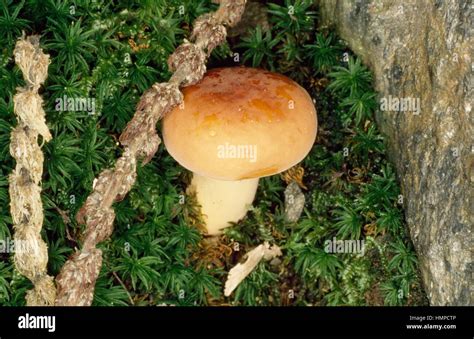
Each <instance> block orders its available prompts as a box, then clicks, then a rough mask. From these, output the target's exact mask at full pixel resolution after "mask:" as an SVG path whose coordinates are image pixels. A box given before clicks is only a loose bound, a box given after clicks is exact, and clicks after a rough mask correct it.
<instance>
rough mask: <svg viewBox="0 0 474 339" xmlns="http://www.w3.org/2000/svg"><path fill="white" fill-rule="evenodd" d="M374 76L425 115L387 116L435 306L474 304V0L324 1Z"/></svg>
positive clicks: (382, 121) (380, 118) (326, 21)
mask: <svg viewBox="0 0 474 339" xmlns="http://www.w3.org/2000/svg"><path fill="white" fill-rule="evenodd" d="M317 2H318V3H319V5H320V11H321V13H320V14H321V19H322V22H320V24H321V25H330V26H332V25H333V26H334V27H335V28H336V30H337V31H338V32H339V34H340V36H341V37H342V38H343V39H344V40H346V41H347V42H348V44H349V46H350V48H351V49H352V50H353V51H354V52H355V53H356V54H358V55H359V56H360V57H361V58H362V60H363V61H364V62H365V63H366V64H367V65H368V66H369V67H370V68H371V70H372V71H373V73H374V79H375V88H376V89H377V91H378V92H379V93H380V99H383V98H386V99H388V98H389V97H390V96H392V97H393V98H407V97H409V98H414V99H419V100H420V111H419V112H418V113H419V114H416V112H413V111H412V112H403V111H391V112H390V111H379V112H377V116H376V119H377V122H378V125H379V127H380V129H381V131H382V132H383V133H384V134H385V135H386V137H387V143H388V145H387V146H388V149H389V156H390V158H391V160H392V162H393V163H394V164H395V166H396V168H397V173H398V176H399V180H400V183H401V188H402V194H403V196H404V205H405V214H406V220H407V224H408V226H409V229H410V234H411V237H412V240H413V243H414V245H415V248H416V250H417V252H418V256H419V260H420V264H421V271H422V276H423V281H424V284H425V288H426V291H427V294H428V297H429V299H430V303H431V304H432V305H472V304H473V302H472V287H471V286H473V284H472V282H473V276H472V274H473V272H472V268H473V262H472V226H473V213H472V211H473V210H474V208H473V204H472V184H473V182H474V171H473V165H474V159H473V152H474V142H473V135H474V133H473V120H474V115H473V113H472V103H473V83H474V79H473V72H472V70H473V67H474V66H473V64H472V62H473V60H472V56H473V39H472V30H473V27H474V25H473V23H472V21H473V4H472V1H464V0H460V1H442V0H436V1H417V0H408V1H393V0H392V1H391V0H372V1H369V0H355V1H347V0H319V1H317Z"/></svg>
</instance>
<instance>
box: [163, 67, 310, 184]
mask: <svg viewBox="0 0 474 339" xmlns="http://www.w3.org/2000/svg"><path fill="white" fill-rule="evenodd" d="M183 93H184V107H183V106H181V107H176V108H175V109H174V110H172V111H171V112H169V113H168V114H167V115H166V116H165V118H164V119H163V137H164V142H165V145H166V148H167V150H168V152H169V153H170V154H171V155H172V156H173V158H174V159H176V161H178V162H179V163H180V164H181V165H182V166H183V167H185V168H187V169H189V170H191V171H193V172H196V173H198V174H200V175H203V176H207V177H211V178H214V179H221V180H240V179H249V178H258V177H264V176H268V175H273V174H277V173H279V172H282V171H284V170H286V169H288V168H290V167H292V166H294V165H295V164H297V163H298V162H300V161H301V160H302V159H303V158H304V157H305V156H306V155H307V154H308V152H309V151H310V149H311V147H312V145H313V143H314V141H315V139H316V132H317V117H316V110H315V108H314V105H313V102H312V100H311V97H310V96H309V94H308V93H307V92H306V90H305V89H303V88H302V87H301V86H299V85H298V84H297V83H296V82H294V81H293V80H291V79H289V78H287V77H285V76H282V75H280V74H276V73H272V72H268V71H265V70H261V69H255V68H244V67H231V68H218V69H213V70H210V71H208V72H207V73H206V75H205V76H204V78H203V79H202V80H201V82H199V83H198V84H196V85H193V86H189V87H186V88H184V89H183Z"/></svg>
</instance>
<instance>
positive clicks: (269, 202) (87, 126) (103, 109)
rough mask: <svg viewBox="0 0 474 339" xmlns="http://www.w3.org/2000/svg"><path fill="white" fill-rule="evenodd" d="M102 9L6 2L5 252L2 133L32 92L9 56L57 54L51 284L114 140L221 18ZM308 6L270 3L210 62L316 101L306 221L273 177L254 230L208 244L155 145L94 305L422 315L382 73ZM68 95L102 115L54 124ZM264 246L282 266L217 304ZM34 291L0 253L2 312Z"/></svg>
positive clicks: (258, 273) (261, 196)
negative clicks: (401, 308) (184, 46)
mask: <svg viewBox="0 0 474 339" xmlns="http://www.w3.org/2000/svg"><path fill="white" fill-rule="evenodd" d="M106 3H108V2H106V1H101V0H97V1H95V2H86V1H84V2H82V1H78V2H77V5H76V6H75V7H74V8H71V7H70V5H69V3H68V4H66V3H62V2H60V1H53V0H47V1H39V0H31V1H28V2H27V3H25V2H24V1H23V2H20V3H18V4H16V3H15V4H14V3H13V2H12V1H5V0H3V1H1V2H0V32H3V33H0V46H1V47H0V48H1V52H2V53H1V55H2V59H1V62H2V65H3V66H4V67H1V71H0V72H1V73H0V80H1V86H0V157H1V158H2V159H5V161H2V162H1V163H0V206H2V208H1V209H0V239H6V238H8V237H10V235H11V233H12V230H11V218H10V216H9V210H8V204H9V201H8V192H7V176H8V173H10V172H11V170H12V168H13V165H14V164H13V162H12V160H11V158H10V157H9V155H8V146H9V136H8V134H9V131H10V129H11V126H14V125H15V123H16V122H15V119H14V115H13V107H12V95H13V93H14V90H15V88H16V87H17V86H18V85H19V84H21V82H22V80H21V74H20V73H19V71H18V68H17V67H16V66H15V65H14V62H13V59H12V51H13V48H14V44H15V41H16V38H17V37H18V36H19V35H20V32H21V30H22V29H25V30H26V32H27V33H33V32H39V33H40V34H41V35H42V37H41V41H42V43H43V47H44V48H45V50H46V51H47V53H49V54H50V55H51V57H52V63H51V65H50V69H49V77H48V80H47V82H46V84H45V88H44V90H43V92H42V95H43V97H44V99H45V101H46V103H45V109H46V111H47V121H48V124H49V126H50V128H51V129H52V131H53V132H54V138H53V140H52V141H51V142H50V143H48V144H47V145H46V146H45V147H44V148H43V150H44V152H45V158H46V162H45V173H44V177H43V189H44V191H43V203H44V208H45V225H44V232H43V237H44V239H45V240H46V241H47V243H48V245H49V254H50V257H49V258H50V261H49V271H50V272H51V273H52V274H57V272H58V271H59V268H60V267H61V265H62V264H63V263H64V261H65V260H66V259H67V256H68V255H70V254H71V253H72V249H73V248H74V247H76V246H80V244H79V243H77V242H76V240H74V239H78V238H79V235H80V232H81V230H82V227H83V226H81V225H78V224H77V223H76V221H75V218H74V216H75V214H76V213H77V211H78V209H79V208H80V206H81V205H82V203H83V202H84V201H85V199H86V197H87V195H88V194H89V193H90V191H91V187H92V180H93V178H94V177H96V176H97V175H98V174H99V173H100V171H101V170H103V169H105V168H107V167H109V166H111V165H113V163H114V161H115V159H116V157H117V156H118V155H119V154H120V148H119V146H118V144H117V142H116V141H117V137H118V135H119V133H120V132H121V131H122V130H123V128H124V126H125V124H126V122H127V121H129V119H130V118H131V116H132V114H133V111H134V107H135V105H136V104H137V102H138V99H139V97H140V95H141V94H142V93H143V91H144V90H145V89H147V88H148V87H150V86H151V85H152V84H153V83H154V82H156V81H165V80H166V79H167V78H168V76H169V71H168V68H167V64H166V61H167V58H168V56H169V54H170V53H172V51H173V50H174V49H175V48H176V47H177V46H178V45H179V44H180V43H181V42H182V40H183V38H185V37H188V36H189V34H190V32H189V29H190V24H191V22H192V21H193V20H194V19H195V18H196V17H197V16H198V15H199V14H202V13H204V12H207V11H210V10H211V9H213V8H215V6H214V5H212V4H211V3H210V1H184V2H183V1H164V0H160V1H140V2H136V1H134V2H131V1H130V2H127V1H122V2H121V3H120V5H117V6H115V7H113V6H109V5H107V4H106ZM311 3H312V2H309V1H286V2H285V3H284V4H283V5H282V4H279V5H278V4H272V3H269V4H268V8H269V12H268V15H269V22H270V24H271V27H272V28H271V30H270V31H268V32H264V31H263V30H262V29H261V28H259V27H257V28H250V32H249V34H248V35H246V36H244V37H241V38H232V39H230V40H229V41H230V43H229V44H228V45H226V46H224V47H222V48H219V50H218V51H217V52H214V53H213V54H212V58H211V60H210V63H209V67H213V66H220V65H234V64H235V62H234V55H232V54H231V52H235V53H239V54H240V55H241V56H242V57H241V58H240V59H241V60H242V61H243V63H244V64H246V65H248V66H256V67H263V68H268V69H272V70H275V71H277V72H280V73H283V74H286V75H287V76H289V77H291V78H293V79H294V80H296V81H298V82H299V83H300V84H301V85H302V86H304V87H305V88H306V89H307V90H308V91H309V92H310V94H311V96H312V97H313V98H314V99H315V100H316V106H317V110H318V120H319V131H318V139H317V141H316V143H315V145H314V147H313V149H312V150H311V152H310V154H309V155H308V157H307V158H306V159H305V160H304V161H303V162H302V164H301V165H302V167H303V168H304V170H305V175H304V177H303V182H304V184H305V185H306V187H307V189H306V190H304V194H305V196H306V207H305V210H304V213H303V216H302V217H301V219H300V220H299V221H298V222H297V223H294V224H288V223H287V222H285V220H284V216H283V210H284V203H283V201H284V196H283V191H284V188H285V186H286V183H285V182H284V181H283V180H282V178H281V177H280V176H273V177H269V178H265V179H263V180H261V183H260V186H259V190H258V194H257V198H256V200H255V202H254V207H253V209H252V211H251V212H249V213H248V215H247V217H246V218H245V219H244V220H242V221H240V222H239V223H238V224H236V225H234V227H232V228H229V229H227V230H226V232H225V235H224V236H222V237H221V238H220V239H219V240H218V241H216V242H214V243H212V242H211V243H210V244H208V243H207V240H206V241H205V240H203V237H202V234H201V233H200V231H199V223H200V220H199V216H198V214H197V213H196V205H195V201H194V200H193V199H192V197H186V198H185V195H184V192H185V187H186V183H187V180H188V179H187V178H188V173H187V172H186V170H184V169H183V168H181V167H180V166H179V165H178V164H177V163H176V162H175V161H174V160H173V159H172V158H171V157H170V156H169V155H168V154H167V152H166V150H164V148H163V146H160V149H159V151H158V152H157V154H156V156H155V157H154V158H153V160H152V161H151V162H150V163H149V164H147V165H146V166H144V167H139V170H138V179H137V183H136V184H135V186H134V187H133V189H132V191H131V192H130V194H129V195H128V196H127V198H126V199H125V200H123V201H122V202H119V203H116V204H115V205H114V207H115V211H116V220H115V231H114V233H113V235H112V238H111V239H110V240H108V241H106V242H104V243H103V244H101V247H102V248H103V249H104V265H103V268H102V271H101V274H100V277H99V279H98V282H97V286H96V291H95V299H94V305H130V304H132V303H133V304H135V305H156V304H162V303H168V304H176V305H208V304H212V305H218V304H228V303H232V304H235V305H373V304H379V303H381V304H386V305H406V304H418V305H419V304H426V299H425V298H424V297H423V293H422V289H421V283H420V278H419V275H418V264H417V258H416V255H415V253H414V251H413V247H412V246H411V244H410V242H409V239H408V236H407V231H406V225H405V222H404V220H403V211H402V209H401V205H400V204H399V188H398V183H397V181H396V178H395V175H394V172H393V169H392V166H391V165H390V163H389V162H388V160H387V158H386V156H385V146H384V138H383V136H382V135H381V134H380V133H379V131H378V130H377V128H376V125H375V123H374V121H373V112H374V111H375V110H376V102H375V97H376V93H375V92H374V90H373V87H372V80H371V79H372V78H371V77H372V75H371V73H370V72H369V71H368V70H367V68H366V67H365V66H364V65H362V64H361V62H360V60H359V59H358V58H357V57H356V56H354V55H352V53H351V51H349V50H348V49H347V48H345V45H344V43H343V42H342V41H340V40H339V39H338V37H337V36H336V35H335V33H334V32H331V31H328V30H318V29H316V27H317V20H316V19H315V18H316V11H317V8H315V7H314V5H312V4H311ZM180 6H184V7H180ZM289 6H293V10H294V12H293V14H292V15H288V9H289ZM183 8H184V12H183ZM5 27H8V29H6V28H5ZM132 41H133V42H132ZM343 53H347V54H346V56H345V57H344V54H343ZM64 95H68V96H70V97H74V96H81V97H93V98H95V99H96V101H97V112H98V113H97V114H95V115H91V114H88V112H58V111H56V110H55V104H56V101H55V100H56V99H57V98H60V97H62V96H64ZM158 127H159V126H158ZM333 237H337V239H345V240H349V239H352V240H364V241H365V245H366V248H365V254H364V255H355V254H350V253H326V252H325V251H324V246H325V241H326V240H331V239H333ZM263 241H270V242H271V243H276V244H278V245H279V246H280V247H281V248H282V249H283V257H282V258H281V260H277V261H272V262H271V263H270V262H264V263H261V264H259V266H258V268H257V269H256V270H255V271H254V272H252V273H251V275H250V276H249V277H248V278H247V279H246V280H245V281H244V282H243V283H242V284H241V285H240V286H239V287H238V288H237V289H236V291H235V292H234V293H233V294H232V295H231V296H230V297H229V298H225V297H223V295H222V290H223V283H224V282H225V279H226V272H228V270H229V269H230V268H231V267H232V266H234V265H235V264H236V263H237V262H239V261H240V260H242V257H243V255H244V253H245V252H246V251H247V250H249V249H251V248H252V247H254V246H256V245H259V244H260V243H262V242H263ZM236 244H238V247H235V246H236ZM236 249H238V250H236ZM29 287H30V285H29V282H28V281H27V280H26V279H24V278H22V277H19V276H18V275H17V274H15V273H14V269H13V265H12V258H11V257H10V255H9V254H0V304H2V305H23V304H24V295H25V291H26V290H27V289H28V288H29Z"/></svg>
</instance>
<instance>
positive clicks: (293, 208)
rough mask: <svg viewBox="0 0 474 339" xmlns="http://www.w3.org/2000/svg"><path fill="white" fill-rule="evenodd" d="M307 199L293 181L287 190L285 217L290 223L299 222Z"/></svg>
mask: <svg viewBox="0 0 474 339" xmlns="http://www.w3.org/2000/svg"><path fill="white" fill-rule="evenodd" d="M304 203H305V197H304V194H303V192H301V189H300V187H299V186H298V184H297V183H296V182H294V181H292V182H291V183H290V184H289V185H288V186H287V187H286V189H285V217H286V220H287V221H289V222H297V221H298V219H299V218H300V216H301V213H302V212H303V208H304Z"/></svg>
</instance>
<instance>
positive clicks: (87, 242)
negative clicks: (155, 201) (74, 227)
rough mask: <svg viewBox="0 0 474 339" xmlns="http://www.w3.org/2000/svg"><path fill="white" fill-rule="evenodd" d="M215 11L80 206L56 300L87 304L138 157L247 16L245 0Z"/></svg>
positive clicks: (225, 2)
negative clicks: (116, 206) (78, 239)
mask: <svg viewBox="0 0 474 339" xmlns="http://www.w3.org/2000/svg"><path fill="white" fill-rule="evenodd" d="M218 2H219V3H220V6H219V8H218V9H217V11H216V12H214V13H208V14H204V15H202V16H200V17H199V18H198V19H196V21H195V23H194V29H193V33H192V36H191V38H190V40H191V41H185V42H184V43H183V44H182V45H181V46H179V47H178V48H177V49H176V51H175V52H174V53H173V54H172V55H171V56H170V58H169V60H168V64H169V67H170V70H171V71H172V72H174V74H173V76H172V77H171V79H170V80H169V82H167V83H156V84H154V85H153V86H152V88H151V89H149V90H147V91H146V92H145V93H144V94H143V96H142V97H141V99H140V102H139V103H138V105H137V109H136V112H135V115H134V117H133V118H132V120H131V121H130V122H129V123H128V124H127V127H126V128H125V130H124V131H123V133H122V135H121V136H120V142H121V144H122V145H123V146H124V152H123V155H122V156H121V157H120V158H119V159H118V160H117V163H116V164H115V167H114V168H113V169H107V170H105V171H103V172H102V173H101V174H100V175H99V177H98V178H97V180H96V182H95V185H94V190H93V192H92V193H91V194H90V195H89V197H88V198H87V200H86V202H85V204H84V205H83V206H82V208H81V209H80V211H79V213H78V215H77V220H78V222H80V223H83V224H85V225H86V229H85V232H84V234H83V239H82V243H83V246H82V249H81V250H80V251H76V253H75V254H73V256H72V257H71V258H70V259H69V260H68V261H67V262H66V263H65V264H64V266H63V268H62V269H61V272H60V274H59V275H58V277H57V280H56V282H57V286H58V296H57V298H56V305H65V306H67V305H69V306H72V305H79V306H88V305H90V304H91V303H92V299H93V296H94V286H95V282H96V279H97V276H98V275H99V271H100V268H101V265H102V251H101V250H100V249H98V248H96V245H97V244H98V243H99V242H101V241H103V240H105V239H107V238H108V237H110V235H111V234H112V230H113V221H114V218H115V213H114V210H113V209H112V204H113V203H114V202H115V201H119V200H121V199H123V198H124V197H125V195H126V194H127V193H128V192H129V191H130V189H131V187H132V185H133V184H134V182H135V178H136V165H137V159H139V158H141V159H143V160H142V161H143V162H144V163H147V162H148V161H150V160H151V158H152V157H153V155H154V154H155V152H156V151H157V149H158V146H159V144H160V142H161V140H160V138H159V137H158V135H157V133H156V130H155V127H156V123H157V122H158V120H159V119H160V118H161V117H162V116H163V115H164V114H166V113H167V112H168V111H169V110H171V109H172V108H173V107H175V106H177V105H179V104H180V103H181V102H182V101H183V97H182V94H181V92H180V91H179V87H180V86H188V85H191V84H194V83H196V82H198V81H199V80H200V79H201V78H202V76H203V75H204V73H205V71H206V64H205V63H206V60H207V57H208V56H209V55H210V53H211V52H212V50H213V49H214V48H215V47H216V46H218V45H219V44H221V43H222V42H224V40H225V38H226V28H225V26H233V25H235V24H236V23H237V22H238V21H239V20H240V17H241V16H242V13H243V10H244V7H245V2H246V1H245V0H219V1H218Z"/></svg>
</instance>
